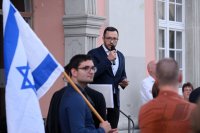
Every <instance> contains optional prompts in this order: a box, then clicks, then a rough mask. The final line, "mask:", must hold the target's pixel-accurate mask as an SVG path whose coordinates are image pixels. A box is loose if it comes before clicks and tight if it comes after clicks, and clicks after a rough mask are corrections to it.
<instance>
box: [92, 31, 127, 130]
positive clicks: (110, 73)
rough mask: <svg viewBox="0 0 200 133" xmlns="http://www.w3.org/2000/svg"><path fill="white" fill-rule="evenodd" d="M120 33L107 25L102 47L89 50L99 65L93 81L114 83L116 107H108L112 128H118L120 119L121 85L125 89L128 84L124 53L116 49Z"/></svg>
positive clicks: (108, 117)
mask: <svg viewBox="0 0 200 133" xmlns="http://www.w3.org/2000/svg"><path fill="white" fill-rule="evenodd" d="M118 37H119V33H118V30H117V29H116V28H114V27H107V28H106V29H105V30H104V33H103V41H104V44H102V45H101V46H100V47H98V48H95V49H92V50H91V51H89V52H88V54H89V55H91V56H92V58H93V62H94V64H95V66H96V67H97V72H96V73H95V76H94V80H93V83H94V84H112V86H113V100H114V108H108V109H107V120H108V121H109V122H110V124H111V126H112V128H117V125H118V121H119V108H120V98H119V92H120V90H119V87H118V86H119V85H120V86H121V87H122V88H123V89H124V88H125V87H126V86H127V85H128V81H127V78H126V72H125V59H124V55H123V54H122V53H121V52H120V51H118V50H116V49H115V47H116V45H117V41H118Z"/></svg>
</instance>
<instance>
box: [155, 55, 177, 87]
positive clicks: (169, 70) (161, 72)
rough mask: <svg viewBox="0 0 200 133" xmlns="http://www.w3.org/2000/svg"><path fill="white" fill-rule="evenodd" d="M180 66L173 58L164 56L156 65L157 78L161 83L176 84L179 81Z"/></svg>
mask: <svg viewBox="0 0 200 133" xmlns="http://www.w3.org/2000/svg"><path fill="white" fill-rule="evenodd" d="M178 77H179V67H178V63H177V62H176V61H175V60H174V59H172V58H164V59H161V60H159V61H158V63H157V65H156V78H157V80H158V84H159V85H175V84H177V83H178Z"/></svg>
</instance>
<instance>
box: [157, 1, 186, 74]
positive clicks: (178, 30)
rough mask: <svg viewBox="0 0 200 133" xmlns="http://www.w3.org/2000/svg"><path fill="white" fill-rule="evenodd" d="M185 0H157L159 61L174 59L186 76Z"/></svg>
mask: <svg viewBox="0 0 200 133" xmlns="http://www.w3.org/2000/svg"><path fill="white" fill-rule="evenodd" d="M184 2H185V1H184V0H157V9H158V10H157V12H158V45H157V51H158V52H157V55H158V59H162V58H164V57H171V58H174V59H175V60H176V61H177V62H178V64H179V69H180V71H181V72H182V74H183V75H184V71H183V70H184V69H183V68H184V60H183V59H184V41H183V40H184V38H185V37H184V27H185V23H184V10H183V9H184Z"/></svg>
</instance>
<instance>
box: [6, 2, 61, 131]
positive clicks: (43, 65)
mask: <svg viewBox="0 0 200 133" xmlns="http://www.w3.org/2000/svg"><path fill="white" fill-rule="evenodd" d="M2 7H3V25H4V65H5V75H6V92H5V93H6V94H5V95H6V117H7V129H8V133H44V132H45V131H44V122H43V119H42V114H41V110H40V106H39V100H38V99H39V98H40V97H42V96H43V95H44V94H45V93H46V92H47V91H48V90H49V88H50V87H51V86H52V85H53V83H54V82H55V80H56V79H57V78H58V77H59V76H60V74H61V73H62V72H63V71H64V69H63V67H62V66H61V65H60V64H59V63H58V62H57V61H56V60H55V59H54V57H53V56H52V55H51V53H49V51H48V50H47V49H46V47H45V46H44V45H43V43H42V42H41V41H40V39H39V38H38V37H37V36H36V34H35V33H34V32H33V31H32V30H31V28H30V27H29V25H28V24H27V23H26V22H25V21H24V19H23V18H22V16H21V15H20V13H19V12H18V11H17V9H16V8H15V7H14V6H13V5H12V3H11V2H10V1H9V0H3V6H2Z"/></svg>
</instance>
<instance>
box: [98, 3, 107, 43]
mask: <svg viewBox="0 0 200 133" xmlns="http://www.w3.org/2000/svg"><path fill="white" fill-rule="evenodd" d="M97 15H98V16H100V17H104V18H106V1H105V0H97ZM105 22H106V20H105V21H104V24H103V25H102V27H101V29H100V32H99V37H98V38H97V45H96V46H97V47H98V46H100V45H101V44H102V43H103V40H102V37H103V31H104V29H105V27H106V24H105Z"/></svg>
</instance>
